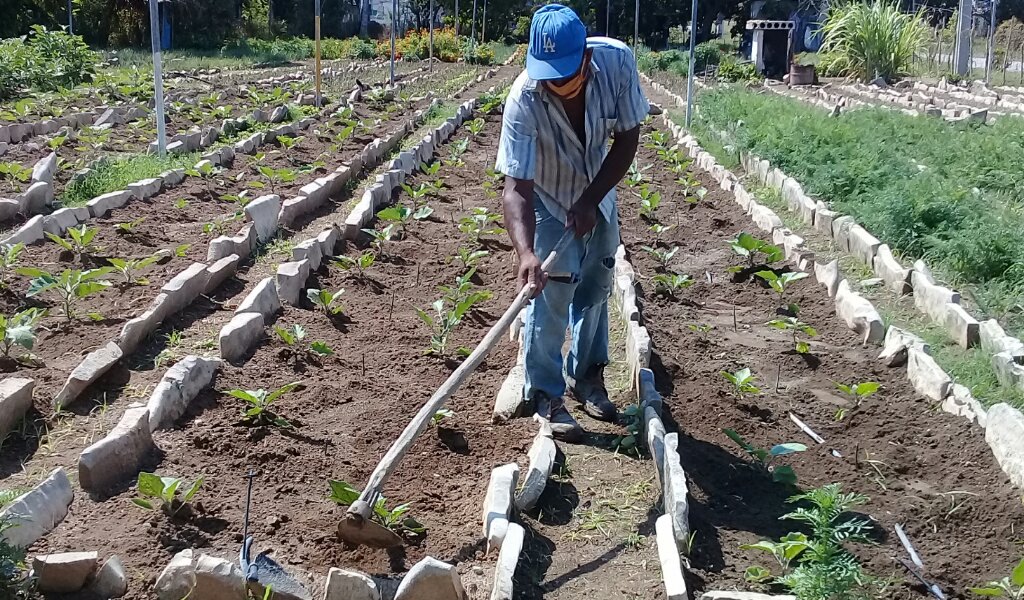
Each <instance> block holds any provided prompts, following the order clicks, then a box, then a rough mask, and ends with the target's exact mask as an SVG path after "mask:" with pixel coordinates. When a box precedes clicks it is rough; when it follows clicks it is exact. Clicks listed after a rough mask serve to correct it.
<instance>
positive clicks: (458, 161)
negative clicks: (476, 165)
mask: <svg viewBox="0 0 1024 600" xmlns="http://www.w3.org/2000/svg"><path fill="white" fill-rule="evenodd" d="M468 149H469V138H462V139H461V140H459V141H457V142H452V144H451V145H450V146H449V147H448V161H447V164H448V166H451V167H464V166H466V161H464V160H462V155H463V154H465V153H466V150H468Z"/></svg>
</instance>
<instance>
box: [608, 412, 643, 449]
mask: <svg viewBox="0 0 1024 600" xmlns="http://www.w3.org/2000/svg"><path fill="white" fill-rule="evenodd" d="M622 414H623V416H625V420H626V434H625V435H619V436H616V437H615V439H614V440H613V442H612V443H613V444H614V445H615V450H616V451H619V450H621V451H622V452H624V453H632V454H633V455H635V456H640V437H641V436H640V433H641V431H640V430H641V428H642V425H643V412H642V411H641V410H640V406H639V405H637V404H630V405H629V406H627V407H626V409H625V410H624V411H623V413H622Z"/></svg>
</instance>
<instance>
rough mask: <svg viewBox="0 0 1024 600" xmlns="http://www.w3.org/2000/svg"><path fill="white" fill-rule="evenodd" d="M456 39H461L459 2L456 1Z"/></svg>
mask: <svg viewBox="0 0 1024 600" xmlns="http://www.w3.org/2000/svg"><path fill="white" fill-rule="evenodd" d="M455 37H456V38H458V37H459V0H455Z"/></svg>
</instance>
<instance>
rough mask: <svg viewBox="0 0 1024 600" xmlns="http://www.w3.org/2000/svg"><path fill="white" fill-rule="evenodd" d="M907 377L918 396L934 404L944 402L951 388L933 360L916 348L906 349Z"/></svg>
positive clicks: (949, 381) (948, 379)
mask: <svg viewBox="0 0 1024 600" xmlns="http://www.w3.org/2000/svg"><path fill="white" fill-rule="evenodd" d="M907 377H908V378H909V379H910V383H911V384H913V386H914V389H915V390H917V392H918V393H919V394H921V395H922V396H924V397H926V398H929V399H931V400H934V401H935V402H942V401H943V400H945V399H946V396H948V395H949V393H950V391H951V389H952V386H953V382H952V381H951V380H950V378H949V375H946V372H945V371H943V370H942V368H941V367H940V366H939V365H938V363H936V362H935V359H933V358H932V357H931V356H929V355H928V354H927V353H925V352H924V350H923V349H920V348H918V347H916V346H910V347H909V348H907Z"/></svg>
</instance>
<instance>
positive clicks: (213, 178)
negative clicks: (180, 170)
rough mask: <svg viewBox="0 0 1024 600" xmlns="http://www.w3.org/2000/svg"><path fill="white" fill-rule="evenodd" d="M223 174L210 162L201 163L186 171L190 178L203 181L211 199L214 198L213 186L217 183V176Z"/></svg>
mask: <svg viewBox="0 0 1024 600" xmlns="http://www.w3.org/2000/svg"><path fill="white" fill-rule="evenodd" d="M221 172H223V169H221V168H220V167H218V166H215V165H214V164H213V163H212V162H210V161H208V160H203V161H199V163H197V164H196V165H194V166H193V167H192V168H190V169H185V174H186V175H188V176H189V177H198V178H199V179H201V180H202V182H203V185H204V186H206V193H207V196H208V197H209V198H214V197H215V196H214V193H213V186H214V184H215V183H216V182H217V176H218V175H220V174H221Z"/></svg>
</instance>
